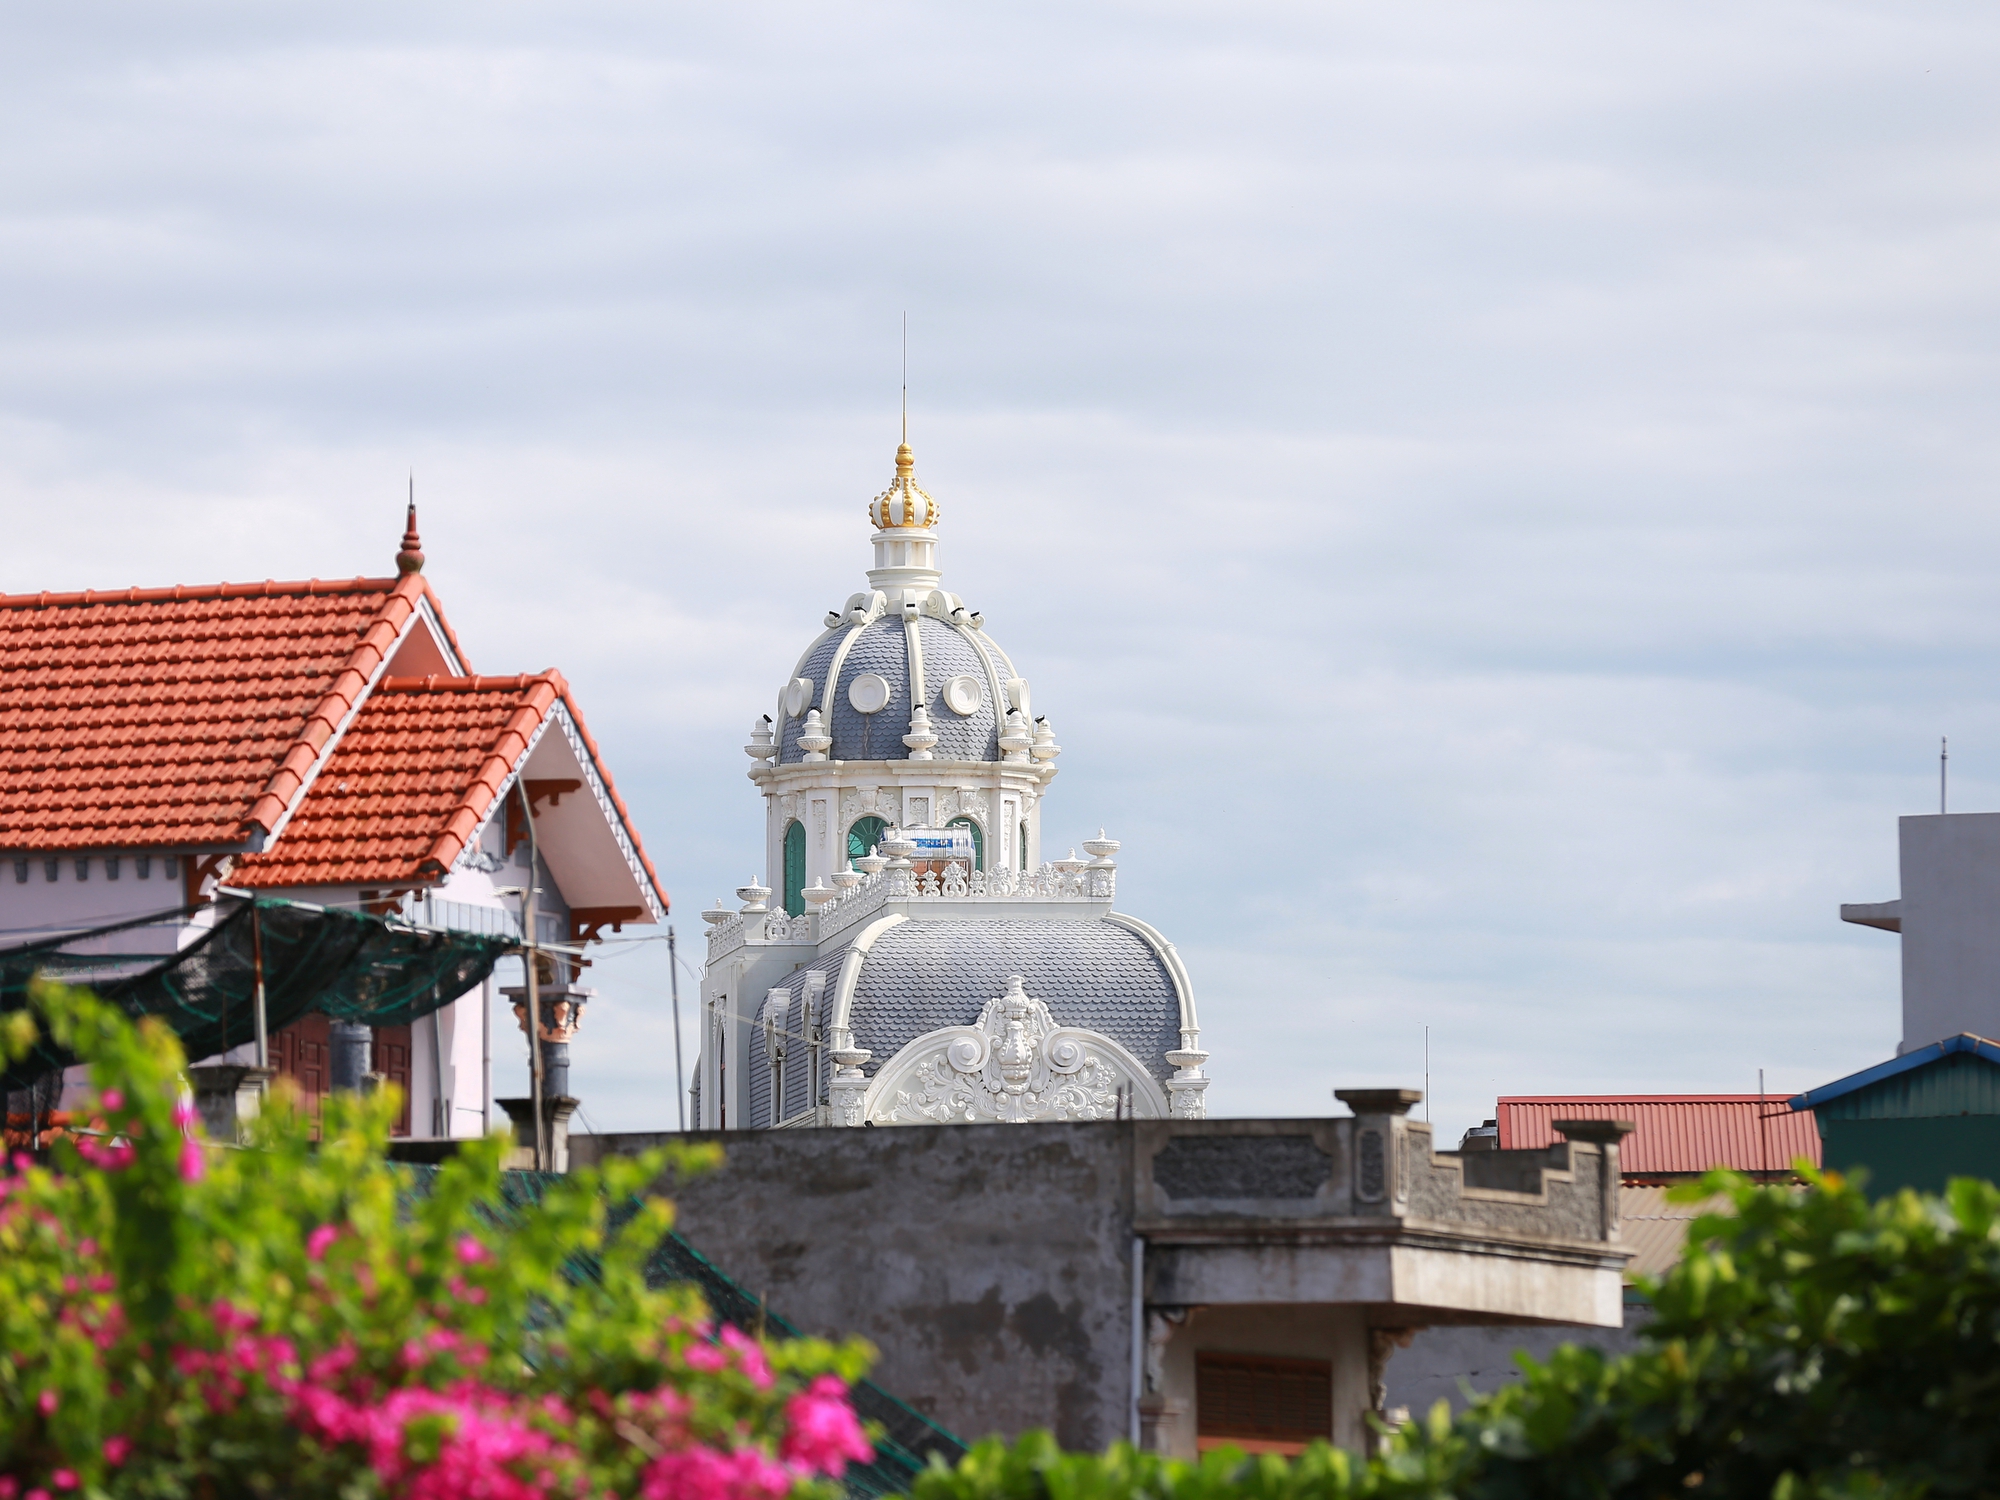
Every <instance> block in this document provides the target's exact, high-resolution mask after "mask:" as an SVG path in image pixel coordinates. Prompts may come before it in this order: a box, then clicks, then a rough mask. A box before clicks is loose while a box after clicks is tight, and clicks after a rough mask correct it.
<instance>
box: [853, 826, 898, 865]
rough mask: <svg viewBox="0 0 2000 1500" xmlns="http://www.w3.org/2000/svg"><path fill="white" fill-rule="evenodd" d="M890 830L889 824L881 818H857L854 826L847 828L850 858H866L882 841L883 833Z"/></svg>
mask: <svg viewBox="0 0 2000 1500" xmlns="http://www.w3.org/2000/svg"><path fill="white" fill-rule="evenodd" d="M888 831H889V825H888V824H887V823H884V822H883V821H882V820H881V819H880V818H856V819H855V820H854V826H853V827H851V828H849V829H848V830H847V857H848V859H849V860H857V859H863V858H865V857H866V856H867V855H868V854H869V852H870V851H871V850H873V849H874V847H875V846H876V845H877V844H879V843H881V842H882V835H883V834H885V833H887V832H888Z"/></svg>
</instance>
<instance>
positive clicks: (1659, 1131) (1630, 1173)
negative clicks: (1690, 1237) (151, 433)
mask: <svg viewBox="0 0 2000 1500" xmlns="http://www.w3.org/2000/svg"><path fill="white" fill-rule="evenodd" d="M1498 1120H1499V1125H1500V1149H1501V1150H1502V1151H1519V1150H1522V1149H1524V1148H1529V1149H1538V1148H1540V1147H1543V1146H1549V1145H1553V1144H1554V1143H1555V1142H1556V1141H1558V1140H1559V1139H1561V1137H1559V1136H1558V1135H1557V1134H1556V1133H1555V1128H1554V1122H1555V1121H1557V1120H1631V1121H1633V1122H1635V1123H1636V1124H1637V1125H1638V1127H1639V1128H1638V1129H1637V1130H1635V1131H1633V1132H1632V1134H1631V1135H1628V1136H1627V1137H1626V1138H1625V1140H1624V1142H1623V1144H1622V1145H1621V1146H1620V1148H1619V1152H1618V1169H1619V1172H1620V1174H1621V1175H1623V1176H1626V1177H1655V1176H1657V1177H1668V1176H1680V1175H1689V1174H1693V1173H1699V1172H1706V1171H1707V1170H1708V1169H1709V1168H1710V1167H1733V1168H1735V1169H1736V1170H1737V1171H1739V1172H1785V1171H1789V1170H1790V1168H1791V1164H1792V1162H1793V1160H1794V1159H1795V1158H1797V1157H1801V1156H1803V1157H1804V1158H1806V1160H1808V1161H1810V1162H1811V1163H1812V1164H1813V1165H1814V1166H1818V1165H1819V1163H1820V1154H1819V1151H1820V1147H1819V1131H1818V1130H1817V1129H1816V1128H1815V1127H1814V1125H1813V1120H1812V1116H1811V1115H1810V1114H1801V1113H1794V1112H1793V1111H1792V1110H1791V1109H1789V1108H1788V1107H1787V1106H1786V1103H1785V1099H1784V1097H1783V1096H1782V1095H1778V1094H1771V1095H1763V1094H1569V1095H1563V1094H1527V1095H1518V1096H1515V1097H1512V1098H1506V1099H1502V1100H1500V1102H1499V1113H1498Z"/></svg>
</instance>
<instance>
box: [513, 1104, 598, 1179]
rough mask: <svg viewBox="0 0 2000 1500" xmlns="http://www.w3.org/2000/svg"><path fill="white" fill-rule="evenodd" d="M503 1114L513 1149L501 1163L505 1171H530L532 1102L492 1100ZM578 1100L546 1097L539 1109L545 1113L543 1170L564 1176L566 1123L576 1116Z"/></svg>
mask: <svg viewBox="0 0 2000 1500" xmlns="http://www.w3.org/2000/svg"><path fill="white" fill-rule="evenodd" d="M493 1102H494V1103H495V1104H498V1105H499V1106H500V1107H501V1108H502V1109H504V1110H506V1111H507V1119H508V1121H509V1122H510V1123H511V1124H512V1125H513V1127H514V1149H513V1150H512V1151H511V1152H509V1153H508V1155H507V1159H506V1161H505V1162H504V1163H503V1165H504V1166H506V1168H507V1169H508V1170H509V1171H513V1172H526V1171H531V1170H533V1168H534V1165H535V1101H534V1100H533V1099H496V1100H494V1101H493ZM578 1102H579V1101H578V1100H575V1099H572V1098H570V1097H569V1096H568V1095H567V1094H561V1095H555V1094H551V1095H546V1096H544V1097H543V1100H542V1107H543V1109H544V1110H546V1111H547V1114H548V1121H549V1159H548V1161H547V1162H546V1163H545V1164H544V1166H543V1170H544V1171H548V1172H567V1171H568V1170H569V1121H570V1116H571V1115H573V1114H575V1113H576V1107H577V1104H578Z"/></svg>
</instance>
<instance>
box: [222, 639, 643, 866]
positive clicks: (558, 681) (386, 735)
mask: <svg viewBox="0 0 2000 1500" xmlns="http://www.w3.org/2000/svg"><path fill="white" fill-rule="evenodd" d="M558 702H560V703H561V704H562V705H563V707H564V708H565V709H566V710H567V712H568V714H569V717H570V722H571V723H572V724H574V725H575V726H576V730H577V733H578V735H579V736H580V737H581V738H582V739H583V742H584V744H585V746H586V747H587V748H588V750H589V752H590V754H591V757H592V759H593V760H596V761H597V764H598V766H599V768H600V774H604V773H603V772H602V769H601V768H602V765H603V762H602V759H601V758H600V757H599V756H598V755H597V747H596V745H595V743H594V742H592V741H591V739H590V736H589V731H588V730H586V729H585V728H584V726H583V719H582V716H581V715H579V714H578V713H577V711H576V705H575V703H574V702H573V701H571V699H570V697H569V685H568V684H567V683H566V682H564V681H563V677H562V674H561V673H560V672H553V671H551V672H541V673H536V674H532V675H522V676H518V677H388V678H384V679H383V680H382V682H381V683H380V684H378V685H377V687H376V689H375V691H374V692H372V693H371V694H369V696H368V701H367V702H366V703H365V704H363V705H362V708H361V712H360V713H358V714H356V715H355V717H354V722H353V724H351V725H350V726H349V727H348V730H347V733H346V734H344V735H342V736H341V740H340V743H339V744H338V745H337V746H336V747H335V748H334V751H333V754H332V755H331V756H330V757H328V759H327V762H326V765H325V767H324V768H323V769H322V770H321V771H320V773H319V776H318V778H317V779H316V780H315V781H314V782H313V784H312V787H311V789H310V790H309V791H308V792H307V793H306V795H305V798H304V799H303V800H302V801H301V802H300V804H299V807H298V811H297V812H295V813H294V814H293V815H292V818H291V821H290V822H288V823H287V824H286V825H285V830H284V834H283V836H282V837H281V838H280V839H279V840H278V841H277V842H276V843H275V844H274V845H273V846H272V847H271V849H270V850H269V851H268V852H266V853H263V854H253V855H248V856H245V857H244V858H242V859H239V860H238V861H237V862H236V865H235V868H234V869H233V871H232V872H231V875H230V880H231V882H232V883H233V884H236V885H243V886H255V887H263V888H274V887H293V886H315V885H358V884H370V885H374V884H380V885H383V886H398V885H404V886H407V885H412V884H420V883H428V882H432V881H436V880H438V879H441V878H442V877H443V875H444V874H445V873H446V872H448V871H449V870H450V869H451V867H452V865H453V864H454V863H455V862H456V861H457V859H458V856H459V855H460V853H462V852H463V851H464V849H465V846H466V844H467V843H468V842H469V841H470V840H471V839H472V838H473V837H474V836H475V835H476V834H477V833H478V831H479V828H480V825H481V824H482V823H483V822H484V821H485V819H486V816H487V814H488V813H489V812H490V811H491V810H492V807H493V801H494V799H495V798H496V797H497V796H499V794H500V793H501V791H502V790H503V789H504V788H505V787H506V786H507V783H508V778H509V777H510V776H511V775H513V773H514V771H515V769H516V768H517V767H518V766H519V765H520V763H521V758H522V756H523V755H524V754H525V753H526V751H527V749H528V747H529V745H530V743H531V742H532V741H533V740H534V737H535V732H536V731H537V730H538V729H540V728H541V725H542V722H543V720H545V719H546V718H547V717H548V716H549V714H550V713H551V712H552V711H553V710H554V708H555V706H556V704H557V703H558ZM605 789H606V791H607V792H608V793H609V795H610V797H611V800H612V802H613V804H614V805H615V806H616V807H617V810H618V814H619V817H620V818H621V819H622V820H623V821H624V823H625V827H626V831H627V833H628V835H629V836H630V837H631V839H632V840H633V848H634V850H635V851H637V853H638V855H639V860H640V862H641V863H642V864H643V865H644V866H645V869H646V875H647V878H648V879H649V880H650V881H651V882H652V885H653V888H654V890H655V891H656V892H657V891H658V890H659V880H658V877H657V876H656V875H655V874H654V871H653V867H652V864H651V862H650V861H649V860H647V859H646V856H645V851H644V850H643V849H640V848H639V845H638V834H637V833H636V831H634V830H633V829H632V827H631V819H630V817H629V816H628V815H627V814H626V811H625V805H624V803H623V802H622V801H620V800H619V798H618V794H617V791H616V790H615V789H614V788H612V787H611V785H610V779H609V776H608V775H605ZM662 903H663V904H664V897H663V898H662Z"/></svg>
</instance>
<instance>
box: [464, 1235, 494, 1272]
mask: <svg viewBox="0 0 2000 1500" xmlns="http://www.w3.org/2000/svg"><path fill="white" fill-rule="evenodd" d="M458 1258H459V1259H460V1260H462V1261H464V1262H465V1263H466V1264H467V1265H468V1266H476V1265H478V1264H479V1263H480V1262H481V1261H484V1260H491V1259H492V1258H493V1252H492V1251H490V1250H488V1249H487V1248H486V1247H485V1246H484V1245H482V1244H480V1243H479V1241H478V1240H475V1239H474V1238H473V1237H472V1236H471V1235H469V1234H468V1235H466V1236H465V1237H464V1238H462V1239H461V1240H459V1242H458Z"/></svg>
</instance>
